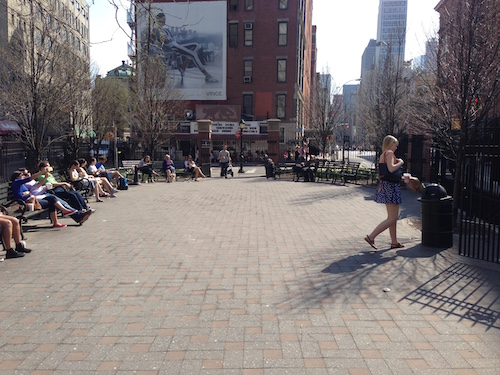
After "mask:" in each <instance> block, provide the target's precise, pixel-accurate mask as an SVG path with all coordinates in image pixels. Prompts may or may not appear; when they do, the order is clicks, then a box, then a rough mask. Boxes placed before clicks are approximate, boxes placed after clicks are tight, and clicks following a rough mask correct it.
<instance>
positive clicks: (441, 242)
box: [418, 184, 453, 248]
mask: <svg viewBox="0 0 500 375" xmlns="http://www.w3.org/2000/svg"><path fill="white" fill-rule="evenodd" d="M418 200H419V201H420V203H421V205H420V212H421V214H422V245H424V246H428V247H439V248H449V247H452V246H453V210H452V206H453V198H452V197H450V196H449V195H448V193H447V192H446V189H445V188H444V187H442V186H441V185H439V184H430V185H427V186H426V187H425V189H424V190H423V191H422V196H421V197H420V198H419V199H418Z"/></svg>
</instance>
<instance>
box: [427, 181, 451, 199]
mask: <svg viewBox="0 0 500 375" xmlns="http://www.w3.org/2000/svg"><path fill="white" fill-rule="evenodd" d="M447 196H448V192H447V191H446V189H445V188H444V187H443V186H441V185H439V184H429V185H427V186H426V187H425V189H424V190H423V191H422V199H425V200H439V199H441V198H444V197H447Z"/></svg>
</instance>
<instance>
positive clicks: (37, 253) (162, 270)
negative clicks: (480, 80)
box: [0, 167, 500, 375]
mask: <svg viewBox="0 0 500 375" xmlns="http://www.w3.org/2000/svg"><path fill="white" fill-rule="evenodd" d="M246 169H247V168H246ZM247 171H248V173H246V174H245V176H244V177H245V178H234V179H228V180H225V179H219V178H211V179H207V180H203V181H200V182H176V183H173V184H166V183H156V184H143V185H141V186H132V187H130V189H129V190H128V191H124V192H120V193H119V194H118V197H117V198H116V199H114V200H111V199H107V200H106V201H105V202H104V203H97V204H96V203H91V204H92V205H93V206H95V207H96V208H97V209H98V210H97V212H96V213H95V214H93V215H92V217H91V218H90V219H89V221H88V222H87V223H85V224H84V225H83V226H82V227H78V226H69V227H68V228H65V229H57V230H56V229H49V228H44V227H46V226H48V221H47V220H42V221H40V222H39V223H37V224H38V225H37V227H36V228H33V230H30V231H29V232H28V233H27V236H28V244H29V246H30V247H32V248H34V249H35V250H34V252H33V253H31V254H28V255H27V256H26V257H25V258H23V259H13V260H10V259H9V260H6V261H5V262H3V263H0V282H1V284H2V289H1V290H0V306H1V307H0V318H1V320H0V374H70V373H71V374H94V373H96V374H242V375H274V374H280V375H281V374H314V375H316V374H350V375H362V374H398V375H399V374H440V375H441V374H499V373H500V357H499V355H498V353H499V352H500V334H499V333H500V320H499V311H500V301H499V290H500V289H499V284H500V282H499V278H498V272H499V267H498V266H497V265H492V264H489V263H485V262H477V261H472V260H469V259H467V258H463V257H459V256H458V255H456V249H450V250H445V251H440V250H438V249H428V248H424V247H422V246H421V245H420V231H419V229H418V217H419V203H418V202H417V200H416V198H417V196H416V195H414V194H413V193H411V192H409V191H405V192H404V203H403V205H402V210H401V217H402V220H400V222H399V226H398V231H399V239H400V241H401V242H402V243H404V244H406V248H405V249H402V250H388V247H389V242H390V241H389V237H388V234H386V233H384V234H382V235H381V236H379V238H377V244H378V245H379V248H381V251H379V252H378V253H376V254H371V253H370V252H369V250H370V248H369V247H368V245H367V244H366V243H365V241H364V240H363V237H364V236H365V234H366V233H368V232H369V231H370V230H371V229H372V228H373V227H374V226H375V225H376V224H377V223H378V222H379V221H381V220H382V219H383V217H384V213H385V212H384V211H385V209H384V207H383V206H381V205H377V204H375V203H373V201H372V197H373V194H374V189H375V188H374V187H372V186H355V185H352V184H351V185H347V186H340V185H331V184H328V183H302V182H301V183H294V182H291V181H289V180H288V181H287V180H282V181H279V180H278V181H271V180H266V179H265V178H262V177H256V176H259V175H261V172H262V171H261V170H260V169H258V168H257V170H253V168H251V167H249V168H248V169H247ZM252 172H254V173H252ZM62 221H63V222H67V223H68V224H71V223H72V222H71V220H70V219H62ZM384 288H389V289H390V291H389V292H384V291H383V289H384Z"/></svg>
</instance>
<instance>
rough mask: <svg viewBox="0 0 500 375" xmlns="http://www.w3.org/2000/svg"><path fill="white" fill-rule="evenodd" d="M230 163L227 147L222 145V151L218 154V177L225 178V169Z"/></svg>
mask: <svg viewBox="0 0 500 375" xmlns="http://www.w3.org/2000/svg"><path fill="white" fill-rule="evenodd" d="M230 161H231V155H230V154H229V151H228V150H227V145H224V147H223V148H222V150H220V152H219V164H220V176H221V177H225V178H227V167H228V166H229V162H230Z"/></svg>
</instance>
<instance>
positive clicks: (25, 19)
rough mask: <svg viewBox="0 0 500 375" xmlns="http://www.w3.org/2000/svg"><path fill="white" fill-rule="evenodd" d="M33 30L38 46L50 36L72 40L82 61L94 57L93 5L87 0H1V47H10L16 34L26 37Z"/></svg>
mask: <svg viewBox="0 0 500 375" xmlns="http://www.w3.org/2000/svg"><path fill="white" fill-rule="evenodd" d="M30 27H31V28H32V30H31V29H30ZM31 32H32V33H33V34H34V42H35V44H36V45H35V48H38V46H39V45H41V44H42V41H43V40H44V39H47V40H48V39H49V36H50V39H54V41H59V42H61V41H67V42H69V44H70V45H71V46H72V47H73V51H72V52H73V53H75V55H77V56H78V57H79V58H80V60H82V61H86V62H87V63H88V62H89V60H90V53H89V45H90V41H89V6H88V4H87V2H86V0H40V1H37V2H34V1H29V2H27V1H19V0H0V46H2V47H6V46H7V44H8V43H10V42H11V39H12V36H13V35H17V36H24V38H25V39H26V38H28V36H27V35H30V33H31ZM52 42H53V41H52ZM47 45H48V42H46V46H47ZM1 61H2V58H1V57H0V63H1Z"/></svg>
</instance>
